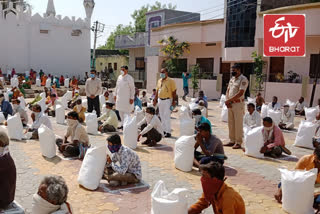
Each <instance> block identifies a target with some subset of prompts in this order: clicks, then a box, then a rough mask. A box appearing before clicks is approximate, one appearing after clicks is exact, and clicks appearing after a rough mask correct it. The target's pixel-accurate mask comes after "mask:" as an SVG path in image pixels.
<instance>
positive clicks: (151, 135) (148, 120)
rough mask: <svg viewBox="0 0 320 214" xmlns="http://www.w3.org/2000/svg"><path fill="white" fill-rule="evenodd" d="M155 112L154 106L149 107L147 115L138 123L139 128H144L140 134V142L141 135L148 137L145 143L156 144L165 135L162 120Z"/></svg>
mask: <svg viewBox="0 0 320 214" xmlns="http://www.w3.org/2000/svg"><path fill="white" fill-rule="evenodd" d="M155 114H156V110H155V109H154V108H153V107H147V109H146V115H145V117H144V118H143V120H142V121H141V122H139V123H138V128H139V127H141V130H142V131H141V132H140V134H139V136H138V142H139V141H140V138H141V136H142V137H146V138H147V140H146V141H145V142H143V143H142V144H143V145H148V146H155V145H156V144H157V143H158V142H160V141H161V139H162V138H163V136H164V133H163V129H162V125H161V121H160V120H159V117H158V116H157V115H155Z"/></svg>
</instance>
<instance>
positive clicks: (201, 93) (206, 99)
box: [196, 91, 208, 108]
mask: <svg viewBox="0 0 320 214" xmlns="http://www.w3.org/2000/svg"><path fill="white" fill-rule="evenodd" d="M201 100H203V102H204V106H205V107H206V108H208V98H207V96H205V95H204V92H203V91H199V94H198V98H197V100H196V103H197V104H199V102H200V101H201Z"/></svg>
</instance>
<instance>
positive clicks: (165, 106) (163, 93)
mask: <svg viewBox="0 0 320 214" xmlns="http://www.w3.org/2000/svg"><path fill="white" fill-rule="evenodd" d="M160 78H161V79H159V80H158V84H157V93H156V97H155V99H154V100H153V105H154V106H156V105H157V103H159V105H158V107H159V114H160V118H161V123H162V128H163V131H164V132H165V133H164V134H165V137H171V106H175V105H176V101H175V99H176V91H177V87H176V83H175V81H174V80H173V79H171V78H169V77H168V70H167V69H166V68H163V69H161V71H160Z"/></svg>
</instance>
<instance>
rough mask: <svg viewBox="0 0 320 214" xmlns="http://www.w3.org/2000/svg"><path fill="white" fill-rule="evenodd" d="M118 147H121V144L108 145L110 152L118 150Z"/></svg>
mask: <svg viewBox="0 0 320 214" xmlns="http://www.w3.org/2000/svg"><path fill="white" fill-rule="evenodd" d="M120 148H121V144H120V145H112V146H110V145H108V149H109V151H110V152H111V153H112V154H113V153H116V152H118V151H119V150H120Z"/></svg>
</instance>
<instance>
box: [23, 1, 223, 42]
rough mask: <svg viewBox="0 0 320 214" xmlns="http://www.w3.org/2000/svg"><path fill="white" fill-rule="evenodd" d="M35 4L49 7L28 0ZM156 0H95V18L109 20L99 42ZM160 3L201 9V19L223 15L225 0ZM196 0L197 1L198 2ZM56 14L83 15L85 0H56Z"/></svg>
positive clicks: (36, 7)
mask: <svg viewBox="0 0 320 214" xmlns="http://www.w3.org/2000/svg"><path fill="white" fill-rule="evenodd" d="M28 1H29V3H30V4H31V5H32V8H33V9H32V13H33V14H34V13H39V14H43V13H45V11H46V8H47V2H48V1H47V0H28ZM154 2H155V0H116V1H115V0H95V3H96V6H95V9H94V12H93V16H92V21H96V20H98V21H100V22H102V23H104V24H106V29H105V32H104V33H103V35H102V36H101V37H100V38H99V39H98V45H102V44H104V43H105V41H106V38H107V37H108V35H109V34H110V32H112V30H113V29H114V27H115V26H116V25H118V24H124V25H127V24H129V23H130V22H132V19H131V16H130V15H131V14H132V12H133V11H134V10H135V9H138V8H140V7H141V6H142V5H145V4H153V3H154ZM160 2H161V3H172V4H175V5H177V10H184V11H190V12H199V11H201V12H200V13H201V19H211V18H219V17H222V14H223V3H224V0H172V1H169V0H161V1H160ZM195 2H196V3H195ZM54 3H55V8H56V13H57V15H62V16H70V17H71V16H75V17H80V18H84V17H85V10H84V7H83V0H54Z"/></svg>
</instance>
